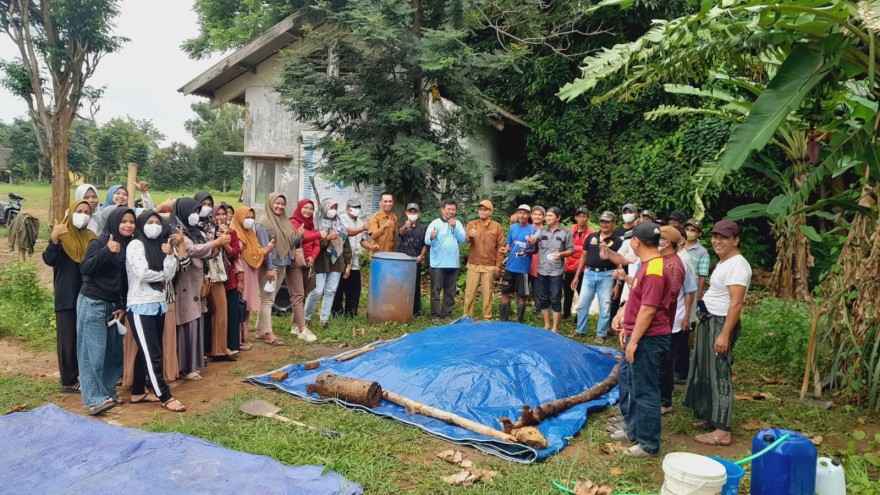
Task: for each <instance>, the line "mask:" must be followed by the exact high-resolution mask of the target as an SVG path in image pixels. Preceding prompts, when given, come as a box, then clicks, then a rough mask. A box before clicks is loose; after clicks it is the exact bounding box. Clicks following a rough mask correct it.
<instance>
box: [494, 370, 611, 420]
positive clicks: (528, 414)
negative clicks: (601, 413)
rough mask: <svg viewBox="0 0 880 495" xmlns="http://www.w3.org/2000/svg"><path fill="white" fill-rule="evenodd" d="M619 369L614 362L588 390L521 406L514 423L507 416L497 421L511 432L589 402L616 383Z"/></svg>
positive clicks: (603, 393)
mask: <svg viewBox="0 0 880 495" xmlns="http://www.w3.org/2000/svg"><path fill="white" fill-rule="evenodd" d="M619 370H620V365H619V364H615V365H614V368H612V369H611V373H609V374H608V376H607V377H605V379H604V380H602V381H601V382H599V383H597V384H595V385H593V386H592V387H591V388H590V389H589V390H585V391H583V392H581V393H579V394H576V395H572V396H571V397H563V398H562V399H556V400H554V401H550V402H547V403H544V404H541V405H540V406H538V407H536V408H534V409H532V408H531V407H529V406H523V408H522V412H521V413H520V418H519V420H518V421H517V422H516V423H513V422H511V421H510V419H509V418H500V419H499V420H498V421H500V422H501V424H502V425H504V431H505V433H513V432H514V431H515V430H518V429H520V428H524V427H526V426H536V425H538V424H540V423H541V421H544V420H545V419H547V418H550V417H553V416H556V415H557V414H559V413H561V412H563V411H567V410H569V409H571V408H572V407H574V406H576V405H578V404H583V403H584V402H589V401H591V400H593V399H596V398H598V397H601V396H603V395H605V394H606V393H608V391H609V390H611V389H612V388H614V386H615V385H617V380H618V371H619Z"/></svg>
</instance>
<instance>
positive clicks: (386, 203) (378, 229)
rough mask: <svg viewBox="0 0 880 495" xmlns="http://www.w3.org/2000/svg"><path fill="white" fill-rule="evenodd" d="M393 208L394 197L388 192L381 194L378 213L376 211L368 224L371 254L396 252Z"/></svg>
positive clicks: (395, 219)
mask: <svg viewBox="0 0 880 495" xmlns="http://www.w3.org/2000/svg"><path fill="white" fill-rule="evenodd" d="M393 207H394V196H392V195H391V193H389V192H383V193H382V195H381V196H379V211H377V212H376V213H375V214H374V215H373V216H372V217H370V221H369V224H368V229H367V230H369V232H370V240H371V241H372V244H371V245H370V251H372V252H373V253H378V252H383V253H389V252H394V251H396V250H397V215H395V214H394V213H391V208H393Z"/></svg>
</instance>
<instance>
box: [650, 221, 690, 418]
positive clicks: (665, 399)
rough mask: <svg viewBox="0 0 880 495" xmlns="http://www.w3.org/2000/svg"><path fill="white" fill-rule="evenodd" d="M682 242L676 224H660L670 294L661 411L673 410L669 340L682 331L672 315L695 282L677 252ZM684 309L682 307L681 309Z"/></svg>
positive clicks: (663, 360) (661, 378)
mask: <svg viewBox="0 0 880 495" xmlns="http://www.w3.org/2000/svg"><path fill="white" fill-rule="evenodd" d="M681 241H682V236H681V233H680V232H679V231H678V229H677V228H675V227H670V226H669V225H665V226H663V227H660V245H659V247H660V255H661V256H663V270H664V273H668V274H669V284H670V287H669V290H670V291H671V293H672V296H671V297H670V298H669V330H670V332H671V333H670V337H669V339H670V340H669V348H668V349H667V351H666V352H664V353H663V354H662V355H661V357H660V413H661V414H667V413H670V412H672V392H673V389H674V382H673V376H672V363H673V359H674V356H673V355H672V341H673V340H675V339H676V335H679V334H680V333H681V326H680V325H681V322H680V321H679V327H678V328H675V315H676V314H678V306H679V304H681V305H682V306H685V305H686V302H685V294H688V295H690V296H691V297H692V296H693V293H694V292H696V290H697V286H696V283H695V282H694V281H693V280H692V277H689V273H692V272H689V271H688V268H687V267H685V265H684V262H683V261H682V259H681V257H680V256H679V255H678V245H679V244H680V243H681ZM682 309H684V308H682Z"/></svg>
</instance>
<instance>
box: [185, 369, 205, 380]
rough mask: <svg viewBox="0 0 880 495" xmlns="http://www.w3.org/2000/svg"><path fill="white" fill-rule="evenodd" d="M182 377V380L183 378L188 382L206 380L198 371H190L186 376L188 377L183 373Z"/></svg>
mask: <svg viewBox="0 0 880 495" xmlns="http://www.w3.org/2000/svg"><path fill="white" fill-rule="evenodd" d="M180 376H181V378H183V379H184V380H187V381H199V380H204V378H203V377H202V375H201V373H199V372H198V371H190V372H189V373H188V374H186V375H184V374H183V373H181V374H180Z"/></svg>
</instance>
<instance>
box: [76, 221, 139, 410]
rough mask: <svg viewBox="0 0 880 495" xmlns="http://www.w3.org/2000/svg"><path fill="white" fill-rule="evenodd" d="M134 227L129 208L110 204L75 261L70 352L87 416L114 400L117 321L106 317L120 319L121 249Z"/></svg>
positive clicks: (117, 371)
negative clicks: (77, 282)
mask: <svg viewBox="0 0 880 495" xmlns="http://www.w3.org/2000/svg"><path fill="white" fill-rule="evenodd" d="M134 231H135V216H134V211H133V210H132V209H130V208H115V209H114V210H113V211H112V212H111V213H110V216H109V217H108V219H107V226H106V228H105V229H104V232H103V233H102V234H101V237H99V238H97V239H93V240H92V241H91V242H89V245H88V248H87V249H86V253H85V256H83V260H82V262H81V263H80V270H81V272H82V275H83V285H82V289H81V290H80V294H79V298H78V299H77V304H76V320H77V321H76V338H77V341H76V357H77V362H78V365H79V382H80V387H81V393H82V400H83V404H85V406H86V407H88V408H89V415H92V416H95V415H98V414H101V413H103V412H104V411H106V410H108V409H111V408H113V407H114V406H115V405H116V404H117V403H118V401H119V396H118V395H117V393H116V381H117V380H119V377H120V375H121V374H122V336H121V335H119V332H118V330H117V327H118V325H116V324H109V323H108V322H111V321H118V322H120V323H121V322H124V321H125V309H124V308H125V296H126V294H127V292H128V285H127V279H126V277H125V250H126V248H127V246H128V243H129V241H131V239H132V236H133V235H134Z"/></svg>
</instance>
